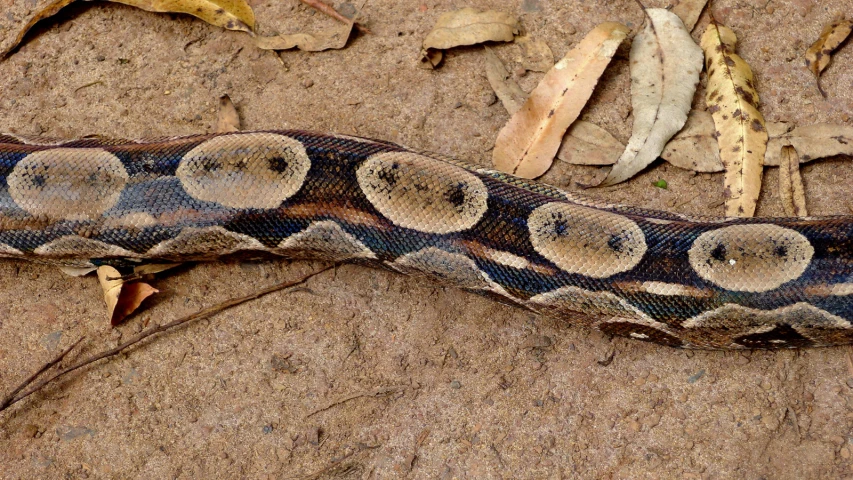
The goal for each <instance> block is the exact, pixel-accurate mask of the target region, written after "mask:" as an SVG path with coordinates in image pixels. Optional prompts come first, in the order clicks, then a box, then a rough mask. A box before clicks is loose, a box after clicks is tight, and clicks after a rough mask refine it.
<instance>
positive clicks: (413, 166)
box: [356, 152, 488, 233]
mask: <svg viewBox="0 0 853 480" xmlns="http://www.w3.org/2000/svg"><path fill="white" fill-rule="evenodd" d="M356 177H357V178H358V184H359V186H360V187H361V190H362V191H363V192H364V195H365V196H366V197H367V199H368V200H369V201H370V203H371V204H373V206H374V207H376V209H377V210H379V212H380V213H382V215H384V216H385V217H386V218H387V219H388V220H390V221H391V222H392V223H394V224H395V225H398V226H400V227H404V228H411V229H413V230H418V231H421V232H427V233H451V232H461V231H462V230H467V229H469V228H471V227H473V226H474V225H476V223H477V222H478V221H479V220H480V218H482V216H483V214H484V213H485V212H486V210H487V209H488V206H487V202H486V200H487V199H488V191H487V189H486V186H485V184H483V181H482V180H480V179H479V178H478V177H477V176H476V175H474V174H473V173H471V172H468V171H466V170H465V169H463V168H461V167H457V166H455V165H450V164H447V163H444V162H440V161H437V160H435V159H432V158H429V157H426V156H424V155H419V154H416V153H410V152H386V153H379V154H376V155H373V156H371V157H370V158H368V159H367V160H366V161H365V162H364V163H363V164H362V165H361V166H360V167H358V170H357V171H356Z"/></svg>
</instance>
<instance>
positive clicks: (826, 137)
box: [764, 123, 853, 166]
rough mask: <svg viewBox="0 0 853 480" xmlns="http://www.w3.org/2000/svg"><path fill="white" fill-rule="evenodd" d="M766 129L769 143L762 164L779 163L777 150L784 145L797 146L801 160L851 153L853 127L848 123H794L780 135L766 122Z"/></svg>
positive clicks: (778, 151)
mask: <svg viewBox="0 0 853 480" xmlns="http://www.w3.org/2000/svg"><path fill="white" fill-rule="evenodd" d="M767 130H768V132H769V133H770V143H769V144H768V145H767V155H766V156H765V161H764V163H765V165H771V166H774V165H779V164H780V152H781V150H782V147H783V146H784V145H791V146H792V147H794V148H796V149H797V153H798V155H799V157H800V162H801V163H806V162H810V161H812V160H815V159H817V158H826V157H832V156H835V155H850V156H853V127H852V126H849V125H833V124H829V123H817V124H814V125H804V126H802V127H796V128H794V129H792V130H790V131H784V132H781V133H780V134H779V135H774V132H773V131H772V130H771V129H770V126H769V125H768V129H767Z"/></svg>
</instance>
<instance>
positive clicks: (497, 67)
mask: <svg viewBox="0 0 853 480" xmlns="http://www.w3.org/2000/svg"><path fill="white" fill-rule="evenodd" d="M485 48H486V78H487V79H488V80H489V85H491V87H492V90H494V91H495V95H497V96H498V99H500V101H501V103H502V104H503V106H504V108H505V109H506V111H507V112H509V114H510V115H513V114H515V112H517V111H519V110H520V109H521V106H522V105H524V102H525V101H526V100H527V93H526V92H525V91H524V90H522V89H521V87H519V86H518V84H517V83H515V81H513V80H512V78H511V77H510V74H509V72H507V70H506V67H505V66H504V64H503V62H501V60H500V59H499V58H498V56H497V55H495V52H493V51H492V49H491V48H489V47H485Z"/></svg>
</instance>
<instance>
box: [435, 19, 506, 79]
mask: <svg viewBox="0 0 853 480" xmlns="http://www.w3.org/2000/svg"><path fill="white" fill-rule="evenodd" d="M518 28H519V25H518V20H517V19H516V18H515V17H513V16H512V15H510V14H508V13H503V12H496V11H494V10H487V11H485V12H481V11H479V10H475V9H473V8H463V9H461V10H455V11H452V12H447V13H444V14H442V15H441V16H440V17H438V21H437V22H436V23H435V27H433V29H432V31H431V32H429V34H427V36H426V38H425V39H424V43H423V50H422V52H421V56H422V58H423V61H424V63H428V64H429V65H432V66H437V65H438V63H439V62H440V61H441V56H440V55H439V56H437V57H436V53H435V50H447V49H448V48H453V47H458V46H461V45H476V44H478V43H483V42H511V41H512V40H513V38H515V35H516V34H518Z"/></svg>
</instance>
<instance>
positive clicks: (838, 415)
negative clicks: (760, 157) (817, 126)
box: [0, 0, 853, 479]
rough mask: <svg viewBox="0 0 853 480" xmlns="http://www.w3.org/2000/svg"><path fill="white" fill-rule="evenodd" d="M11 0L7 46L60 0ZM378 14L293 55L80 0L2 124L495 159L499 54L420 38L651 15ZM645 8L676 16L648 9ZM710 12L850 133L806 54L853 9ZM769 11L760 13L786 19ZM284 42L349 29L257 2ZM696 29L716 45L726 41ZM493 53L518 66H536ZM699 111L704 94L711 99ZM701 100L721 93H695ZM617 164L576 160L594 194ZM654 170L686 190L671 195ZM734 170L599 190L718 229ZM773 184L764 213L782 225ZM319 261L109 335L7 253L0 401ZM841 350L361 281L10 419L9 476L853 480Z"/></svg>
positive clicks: (196, 271)
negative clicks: (725, 176) (567, 317)
mask: <svg viewBox="0 0 853 480" xmlns="http://www.w3.org/2000/svg"><path fill="white" fill-rule="evenodd" d="M11 2H12V0H2V8H0V44H5V43H4V42H9V41H10V40H11V38H12V37H13V35H14V32H15V31H16V29H17V28H19V27H20V25H22V24H23V23H24V22H25V21H26V20H27V19H28V18H29V17H30V16H31V15H32V14H33V12H34V11H35V10H36V9H37V8H38V7H40V6H42V5H44V4H45V3H46V2H45V1H44V0H26V1H23V0H22V1H18V2H15V4H11ZM600 3H601V4H599V2H592V1H585V2H581V1H557V0H525V1H523V2H521V1H518V2H513V1H491V2H489V1H485V0H472V1H471V2H468V3H459V2H451V1H447V0H438V1H430V2H425V3H419V2H415V1H392V0H372V1H371V2H369V3H368V5H367V7H366V9H365V12H364V13H365V15H366V17H367V18H368V19H369V21H368V25H369V27H370V29H371V30H372V32H373V33H372V34H370V35H360V36H358V37H357V38H355V39H354V40H352V41H351V42H350V44H349V46H348V47H347V48H346V49H344V50H339V51H329V52H323V53H301V52H284V53H281V54H280V55H277V54H275V53H272V52H264V51H260V50H257V49H256V48H254V47H253V45H252V42H251V40H250V39H249V37H248V36H246V35H245V34H241V33H236V32H227V31H223V30H221V29H219V28H216V27H212V26H209V25H207V24H205V23H203V22H201V21H197V20H194V19H192V18H189V17H185V16H180V15H165V14H152V13H146V12H143V11H140V10H136V9H133V8H130V7H127V6H123V5H118V4H109V3H100V2H98V3H88V2H86V3H80V4H75V5H72V6H69V7H67V8H66V9H64V10H63V11H62V12H61V13H60V14H59V15H57V16H56V17H55V18H53V19H50V20H47V21H45V22H43V23H42V24H40V25H39V26H38V27H37V28H35V29H34V30H33V32H31V33H30V34H29V35H28V36H27V37H26V39H25V41H24V44H23V46H22V47H21V48H20V49H19V50H18V51H17V52H15V53H14V55H12V56H11V57H10V58H8V59H7V60H5V61H3V62H1V63H0V127H1V129H3V130H10V131H14V132H18V133H27V134H44V135H50V136H82V135H88V134H94V133H99V134H105V135H110V136H120V137H139V136H149V135H176V134H189V133H195V132H204V131H207V130H209V129H210V128H211V125H212V124H213V123H214V121H215V106H216V100H217V97H218V96H219V95H221V94H223V93H229V94H230V95H231V97H232V98H233V99H234V101H235V102H236V103H237V105H238V106H239V109H240V111H241V113H242V116H243V119H244V127H245V128H246V129H254V128H306V129H315V130H324V131H337V132H341V133H349V134H357V135H362V136H372V137H377V138H382V139H386V140H391V141H396V142H400V143H405V144H408V145H412V146H415V147H419V148H423V149H427V150H432V151H437V152H441V153H445V154H451V155H454V156H457V157H460V158H464V159H467V160H469V161H471V162H474V163H479V164H484V165H485V164H488V163H489V161H490V156H491V151H490V148H491V146H492V145H493V142H494V138H495V136H496V134H497V131H498V129H499V128H500V126H501V125H502V124H503V123H504V122H505V121H506V119H507V114H506V112H505V111H504V109H503V108H502V107H501V105H500V104H499V103H496V102H495V97H494V96H493V94H492V93H491V91H490V89H489V86H488V84H487V82H486V79H485V76H484V73H483V72H484V67H483V52H482V51H481V49H480V48H462V49H457V50H454V51H452V52H450V53H449V55H448V57H447V59H446V61H445V63H444V65H443V66H442V67H441V68H440V69H438V70H436V71H426V70H422V69H420V68H418V67H417V54H418V48H419V43H420V41H421V40H422V38H423V37H424V36H425V34H426V33H427V32H428V31H429V29H430V28H431V26H432V25H433V23H434V22H435V20H436V18H437V17H438V15H439V14H441V13H442V12H445V11H448V10H451V9H454V8H458V7H461V6H467V5H471V6H476V7H480V8H487V7H490V8H495V9H501V10H504V11H508V12H513V13H515V14H518V15H519V16H520V18H521V20H522V23H523V25H524V28H525V29H526V30H527V31H529V32H530V33H531V35H533V36H534V37H536V38H540V39H543V40H545V41H547V42H548V44H549V45H550V46H551V48H552V49H553V50H554V53H555V55H557V57H558V58H559V57H560V56H562V55H563V54H564V53H565V52H566V51H567V50H568V49H569V48H570V47H571V46H572V45H574V44H575V43H576V42H577V41H579V40H580V38H581V37H582V36H583V33H584V32H586V31H588V30H589V29H590V28H592V27H593V26H594V25H595V24H597V23H599V22H602V21H608V20H615V21H620V22H623V23H626V24H628V25H629V26H631V27H632V28H634V29H637V28H638V27H639V26H640V24H641V22H642V14H641V12H640V11H639V10H638V8H637V6H636V4H635V3H634V2H633V1H629V0H619V1H612V2H606V3H604V2H600ZM649 3H651V4H653V5H651V6H664V4H662V3H661V2H649ZM753 3H754V2H739V1H733V0H731V1H726V0H721V1H718V2H715V6H714V12H715V15H716V17H717V18H718V19H719V20H720V21H722V22H724V23H725V24H727V25H729V26H731V27H732V28H733V29H734V30H735V31H736V32H737V33H738V34H739V36H740V37H741V39H742V41H741V46H740V52H741V54H742V55H743V56H744V57H745V58H746V59H747V60H748V61H749V62H750V63H751V64H752V65H753V68H754V70H755V72H756V75H757V78H758V86H759V91H760V92H761V96H762V101H763V103H764V106H763V111H764V113H765V116H766V117H767V119H768V120H787V121H793V122H798V123H800V124H808V123H814V122H834V123H844V122H847V123H848V124H849V123H850V122H851V117H853V88H851V85H853V70H851V69H850V68H849V65H850V64H851V62H853V46H851V45H848V46H847V47H846V48H845V49H844V50H842V51H841V52H840V53H839V54H838V55H837V56H836V61H835V64H834V65H833V66H832V67H831V68H830V69H829V70H828V71H827V73H826V75H825V77H824V81H823V85H824V88H825V89H826V91H827V92H828V93H829V95H830V100H829V101H825V100H824V99H822V98H821V96H820V95H819V94H818V92H817V90H816V88H815V87H814V82H813V79H812V78H811V77H810V74H809V73H808V72H807V71H806V70H805V68H804V67H803V66H802V60H801V54H802V52H803V51H804V50H805V48H806V47H807V46H808V45H809V44H810V43H811V42H812V41H813V40H814V39H815V38H816V37H817V35H818V34H819V32H820V29H821V27H822V25H823V24H825V23H826V22H828V21H829V20H831V19H832V18H833V17H834V16H835V15H836V14H838V13H841V12H844V11H845V4H846V6H847V7H846V10H847V12H848V13H849V2H846V1H845V0H834V1H827V2H817V1H810V0H792V1H780V0H768V1H765V2H760V3H761V4H762V5H761V6H759V7H755V6H753ZM765 4H766V5H765ZM254 7H255V8H256V13H257V16H258V18H259V23H260V29H261V31H262V32H264V33H278V32H294V31H298V30H312V29H321V28H329V27H331V26H332V25H333V21H332V20H330V19H328V18H326V17H324V16H323V15H321V14H318V13H315V12H313V11H312V10H310V9H309V8H307V7H304V6H302V5H301V4H299V3H298V2H297V1H296V0H281V1H271V0H270V1H264V0H259V1H255V2H254ZM707 21H708V17H707V14H705V15H703V17H702V19H701V20H700V26H699V28H698V29H697V30H696V32H695V34H696V35H698V32H701V30H702V27H703V26H704V24H705V23H707ZM495 50H496V52H497V53H498V55H499V56H500V57H501V58H502V59H503V60H504V61H505V62H508V63H509V64H510V67H511V68H513V69H514V71H516V74H517V75H519V80H520V82H521V83H522V84H523V85H524V87H525V88H527V89H530V88H532V87H533V86H534V85H535V84H536V82H537V81H538V80H539V79H540V78H541V74H536V73H532V72H531V73H525V74H523V75H521V74H522V73H523V71H522V70H518V68H517V66H518V61H519V59H520V51H519V48H518V47H517V46H514V45H496V46H495ZM629 84H630V79H629V74H628V64H627V60H626V58H625V56H624V55H621V56H620V57H619V58H617V59H616V61H615V62H614V65H613V66H612V67H611V68H610V69H609V70H608V72H607V73H606V75H605V78H604V79H603V81H602V83H601V84H600V85H599V88H598V89H597V91H596V93H595V95H594V96H593V99H592V101H591V104H590V105H589V107H588V108H587V110H586V112H585V118H586V119H588V120H591V121H594V122H597V123H599V124H600V125H602V126H604V127H605V128H607V129H608V130H609V131H611V132H612V133H613V134H614V135H616V136H617V137H618V138H620V139H621V140H623V141H624V140H626V139H627V137H628V136H629V133H630V126H631V115H630V113H631V109H630V100H629V98H628V90H629ZM697 98H698V96H697ZM697 103H699V104H701V101H697ZM803 173H804V177H805V181H806V190H807V197H808V202H809V207H810V209H811V212H812V213H815V214H831V213H849V212H850V209H851V200H850V194H849V192H850V189H849V184H850V181H851V180H853V171H851V168H850V166H849V164H848V163H847V162H846V161H844V159H835V160H828V161H822V162H818V163H815V164H809V165H808V166H807V167H805V168H804V172H803ZM595 174H596V170H595V169H591V168H582V167H572V166H568V165H563V164H558V165H556V166H555V167H554V169H553V171H552V172H550V173H549V174H548V175H547V176H546V178H545V180H546V181H548V182H551V183H554V184H558V185H563V186H567V187H569V188H573V185H575V182H588V181H589V180H590V179H592V178H593V176H594V175H595ZM659 178H663V179H666V180H667V181H668V183H669V189H668V190H661V189H659V188H654V187H652V186H651V184H650V183H651V181H653V180H657V179H659ZM721 182H722V180H721V176H720V175H707V174H701V175H693V174H691V173H690V172H686V171H682V170H679V169H677V168H674V167H671V166H667V165H664V164H658V165H656V166H655V167H654V168H652V169H650V170H648V171H647V172H646V173H644V174H642V175H640V176H638V177H637V178H635V179H634V180H632V181H630V182H628V183H627V184H625V185H620V186H618V187H614V188H610V189H604V190H600V191H596V192H593V194H594V195H595V196H597V197H599V198H602V199H607V200H608V201H612V202H627V203H631V204H636V205H643V206H647V207H651V208H662V209H669V210H675V211H680V212H694V213H716V214H719V213H721V212H722V207H719V206H717V207H713V208H712V207H710V206H712V205H718V204H719V200H720V198H721V186H720V185H721ZM776 185H777V182H776V170H775V169H768V171H767V175H766V187H765V193H764V196H763V198H762V202H761V204H760V207H759V213H760V214H761V215H779V214H781V207H780V205H779V201H778V195H777V194H776ZM320 266H321V265H320V264H317V263H306V262H293V263H291V262H278V263H276V262H268V263H236V262H234V263H226V264H206V265H197V266H191V267H187V268H183V269H181V270H179V271H176V272H174V273H172V274H171V275H166V276H164V277H163V278H162V279H160V280H158V281H157V286H158V287H159V288H161V289H162V291H163V293H162V294H161V295H160V296H158V297H157V299H156V300H154V301H153V302H150V303H149V304H148V306H147V308H146V309H145V311H144V312H142V313H141V314H139V315H137V316H135V317H134V318H133V319H132V320H131V321H129V322H128V323H127V324H126V325H123V326H121V327H119V328H116V329H112V328H110V326H109V325H108V323H107V321H106V320H105V319H104V314H103V307H102V304H101V299H100V291H99V288H98V286H97V282H96V280H95V279H93V278H91V277H89V278H83V279H71V278H68V277H65V276H64V275H63V274H61V273H60V272H59V271H57V270H55V269H52V268H48V267H45V266H38V265H31V264H24V263H18V262H12V261H7V262H2V263H0V299H1V300H2V302H0V392H7V391H9V390H10V389H11V388H12V387H13V386H14V385H16V384H17V383H18V382H19V381H20V380H21V379H22V378H24V377H26V376H27V375H29V374H30V372H32V371H33V370H34V369H35V368H36V367H37V366H38V365H41V364H42V363H43V362H45V361H46V360H47V359H49V358H51V357H52V356H54V355H56V354H57V352H59V351H61V350H62V349H63V348H65V347H66V346H68V345H70V344H71V343H72V342H73V341H75V340H77V339H78V338H80V337H81V336H84V335H85V336H86V338H87V339H86V341H85V342H84V343H85V345H86V346H85V349H84V351H87V352H92V351H96V350H101V349H103V348H105V347H107V346H112V345H114V344H116V343H117V342H119V341H120V340H121V339H122V338H125V339H126V338H127V337H128V336H130V335H132V334H134V333H136V332H137V331H139V330H141V329H142V328H143V326H145V325H150V324H156V323H160V322H164V321H168V320H171V319H174V318H177V317H178V316H181V315H184V314H187V313H190V312H192V311H194V310H197V309H199V308H201V307H203V306H207V305H210V304H213V303H215V302H218V301H221V300H224V299H225V298H227V297H230V296H233V295H238V294H244V293H248V292H252V291H254V290H257V289H259V288H261V287H263V286H266V285H269V284H271V283H274V282H276V281H281V280H285V279H289V278H297V277H299V276H301V275H304V274H306V273H308V272H310V271H311V270H313V269H317V268H319V267H320ZM850 355H851V354H850V350H848V349H845V348H832V349H815V350H808V351H782V352H743V353H724V352H702V351H699V352H691V351H679V350H673V349H669V348H665V347H660V346H656V345H647V344H643V343H638V342H633V341H629V340H624V339H610V338H607V337H605V336H603V335H601V334H599V333H595V332H591V331H588V330H584V329H579V328H573V327H571V326H570V325H568V324H566V323H563V322H559V321H555V320H551V319H547V318H542V317H537V316H535V315H532V314H529V313H526V312H523V311H519V310H516V309H513V308H510V307H505V306H501V305H498V304H495V303H492V302H490V301H488V300H485V299H482V298H479V297H476V296H473V295H469V294H465V293H462V292H459V291H456V290H452V289H443V288H436V287H434V286H433V285H431V284H429V283H426V282H424V281H421V280H418V279H412V278H405V277H401V276H395V275H393V274H390V273H387V272H381V271H374V270H370V269H366V268H361V267H355V266H344V267H340V268H338V269H337V270H336V271H334V273H332V272H327V273H325V274H322V275H321V276H318V277H316V278H314V279H313V280H311V281H310V282H309V284H308V285H307V286H306V288H304V289H301V290H299V291H297V292H294V293H290V294H275V295H272V296H269V297H266V298H264V299H262V300H258V301H256V302H253V303H251V304H248V305H245V306H242V307H239V308H236V309H234V310H231V311H229V312H227V313H225V314H223V315H220V316H218V317H216V318H214V319H211V320H208V321H202V322H200V323H198V324H195V325H193V326H190V327H188V328H185V329H183V330H181V331H179V332H175V333H171V334H169V335H166V336H164V337H163V338H160V339H157V340H155V341H152V342H149V343H147V344H146V345H144V346H141V347H140V348H137V349H135V350H133V351H131V352H130V353H128V354H126V355H123V356H121V357H120V358H116V359H113V360H111V361H109V362H105V363H102V364H98V365H95V366H92V367H91V368H88V369H86V370H85V371H82V372H80V373H78V374H76V375H73V376H72V377H70V378H68V379H67V380H65V381H62V382H60V383H59V384H57V385H54V386H52V387H50V388H48V389H47V390H45V391H44V392H43V393H42V394H38V395H36V396H34V397H33V398H31V399H30V400H27V401H25V402H23V403H22V404H19V405H18V406H16V407H14V408H12V409H11V410H10V411H8V412H6V413H5V414H3V415H0V465H2V467H0V477H2V478H9V479H13V478H140V477H141V478H214V477H215V478H401V477H410V478H561V477H562V478H642V477H646V478H661V477H679V478H731V477H742V478H821V477H822V478H839V477H850V476H853V444H851V442H853V436H851V427H853V409H851V406H853V362H851V357H850Z"/></svg>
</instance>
